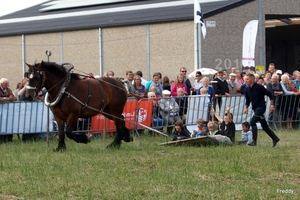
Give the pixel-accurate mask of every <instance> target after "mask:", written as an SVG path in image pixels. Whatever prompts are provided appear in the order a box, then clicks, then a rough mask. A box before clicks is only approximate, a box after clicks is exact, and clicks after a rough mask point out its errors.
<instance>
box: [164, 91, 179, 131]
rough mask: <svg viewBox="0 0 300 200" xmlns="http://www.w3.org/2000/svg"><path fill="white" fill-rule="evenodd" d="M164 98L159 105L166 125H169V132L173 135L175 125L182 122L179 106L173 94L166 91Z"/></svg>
mask: <svg viewBox="0 0 300 200" xmlns="http://www.w3.org/2000/svg"><path fill="white" fill-rule="evenodd" d="M162 94H163V97H162V98H161V99H160V100H159V102H158V105H159V108H160V115H161V116H162V118H163V121H164V125H167V126H168V127H167V132H168V134H169V135H171V134H172V129H173V125H174V124H175V122H176V121H179V120H181V118H180V116H179V106H178V104H177V102H176V101H175V99H174V98H171V97H170V95H171V92H170V91H169V90H164V91H163V92H162Z"/></svg>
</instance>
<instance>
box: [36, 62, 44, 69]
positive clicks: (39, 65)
mask: <svg viewBox="0 0 300 200" xmlns="http://www.w3.org/2000/svg"><path fill="white" fill-rule="evenodd" d="M43 64H44V61H42V62H41V63H39V64H38V65H37V68H39V69H41V68H42V65H43Z"/></svg>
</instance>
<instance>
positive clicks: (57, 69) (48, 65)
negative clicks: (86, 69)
mask: <svg viewBox="0 0 300 200" xmlns="http://www.w3.org/2000/svg"><path fill="white" fill-rule="evenodd" d="M36 65H38V64H36ZM42 68H45V69H47V70H49V71H51V72H52V73H53V74H54V75H56V76H66V75H67V71H68V69H67V68H66V67H64V66H63V65H59V64H57V63H54V62H43V64H42ZM70 74H71V77H72V78H75V79H81V75H80V74H76V73H70Z"/></svg>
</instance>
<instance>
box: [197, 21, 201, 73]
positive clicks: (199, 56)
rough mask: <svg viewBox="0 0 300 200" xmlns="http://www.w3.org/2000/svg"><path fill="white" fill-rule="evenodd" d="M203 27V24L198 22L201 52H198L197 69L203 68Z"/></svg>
mask: <svg viewBox="0 0 300 200" xmlns="http://www.w3.org/2000/svg"><path fill="white" fill-rule="evenodd" d="M200 29H201V25H200V24H199V23H197V33H198V34H197V35H198V37H197V39H198V49H199V52H198V68H197V69H200V68H202V32H201V31H200Z"/></svg>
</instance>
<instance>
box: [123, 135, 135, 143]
mask: <svg viewBox="0 0 300 200" xmlns="http://www.w3.org/2000/svg"><path fill="white" fill-rule="evenodd" d="M123 141H125V142H133V137H132V136H130V137H123Z"/></svg>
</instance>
